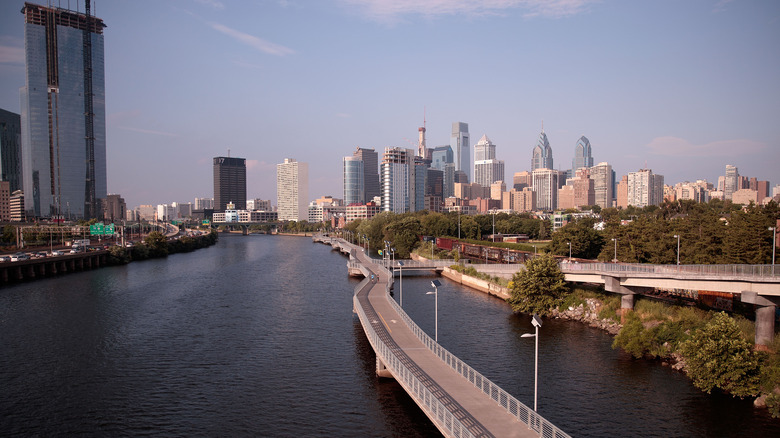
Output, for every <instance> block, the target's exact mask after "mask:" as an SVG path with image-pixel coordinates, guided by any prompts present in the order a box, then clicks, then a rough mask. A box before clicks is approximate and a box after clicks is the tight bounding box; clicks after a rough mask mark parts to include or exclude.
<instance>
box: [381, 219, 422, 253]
mask: <svg viewBox="0 0 780 438" xmlns="http://www.w3.org/2000/svg"><path fill="white" fill-rule="evenodd" d="M421 231H422V226H421V225H420V221H419V220H418V219H417V218H416V217H414V216H407V217H404V218H403V219H401V220H395V221H392V222H390V223H389V224H388V225H387V226H386V227H385V232H384V236H383V237H384V239H383V240H387V241H389V242H390V243H391V244H392V245H393V246H394V247H395V250H396V255H397V256H398V258H401V259H406V258H409V254H410V253H411V252H412V250H413V249H414V247H415V246H416V245H417V244H418V243H419V242H420V233H421ZM378 249H384V244H382V245H379V246H378Z"/></svg>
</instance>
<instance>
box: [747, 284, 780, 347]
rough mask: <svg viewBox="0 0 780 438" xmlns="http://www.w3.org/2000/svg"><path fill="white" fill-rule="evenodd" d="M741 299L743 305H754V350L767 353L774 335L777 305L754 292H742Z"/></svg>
mask: <svg viewBox="0 0 780 438" xmlns="http://www.w3.org/2000/svg"><path fill="white" fill-rule="evenodd" d="M741 298H742V302H743V303H748V304H755V305H756V350H762V351H768V350H769V347H770V345H772V339H773V338H774V335H775V310H776V309H777V304H775V302H774V301H770V300H769V299H767V298H765V297H762V296H761V295H758V294H757V293H756V292H742V294H741Z"/></svg>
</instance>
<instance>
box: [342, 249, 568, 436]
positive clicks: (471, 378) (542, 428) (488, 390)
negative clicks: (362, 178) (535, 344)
mask: <svg viewBox="0 0 780 438" xmlns="http://www.w3.org/2000/svg"><path fill="white" fill-rule="evenodd" d="M375 262H381V261H375ZM404 263H406V262H404ZM358 265H359V268H360V269H361V271H363V272H364V274H365V275H366V278H368V277H369V275H370V271H369V270H368V269H367V268H365V267H364V266H363V265H362V263H360V262H357V261H350V262H348V266H352V267H358ZM376 265H377V267H378V268H380V269H386V268H385V267H384V266H382V265H381V264H379V263H376ZM366 271H368V272H369V273H367V272H366ZM362 287H364V283H362V282H361V284H359V285H358V287H357V288H356V289H355V291H356V294H355V296H354V298H353V299H354V300H355V303H354V304H355V308H356V309H358V315H359V317H360V320H361V324H362V325H363V328H364V330H365V331H366V336H367V337H368V338H369V341H370V342H371V345H372V346H373V347H374V350H375V351H376V354H377V355H378V356H380V357H381V358H382V361H383V363H384V364H385V366H386V367H387V368H388V369H390V371H391V372H392V373H393V375H394V376H395V377H396V379H397V380H398V381H399V383H401V385H402V386H404V388H405V389H406V391H407V392H408V393H409V394H410V395H411V396H412V397H413V398H415V400H416V401H417V402H418V404H420V406H425V407H426V409H428V412H429V413H430V414H431V415H434V418H438V419H439V422H440V424H443V425H444V426H445V427H446V428H447V430H449V431H450V432H452V433H453V436H457V437H468V436H472V435H471V433H470V432H469V431H468V429H467V428H465V426H463V424H461V423H460V422H459V421H458V420H457V419H456V418H455V417H454V416H453V415H452V412H450V411H449V410H448V409H447V408H446V406H444V405H443V404H442V403H441V402H439V401H438V399H436V397H435V396H434V395H433V394H432V393H431V392H430V391H428V390H427V389H426V388H425V386H424V385H423V384H422V383H421V382H420V381H419V380H418V379H417V378H416V377H415V376H414V375H413V374H412V373H411V372H410V371H409V370H408V369H407V368H406V367H405V366H404V365H403V363H401V361H400V360H399V359H398V358H397V357H396V356H395V354H394V353H393V351H392V350H391V349H390V348H388V347H387V346H386V345H385V344H384V343H383V342H382V341H381V339H379V336H378V335H377V334H376V332H375V331H374V329H373V327H372V326H371V324H368V323H367V321H368V318H367V316H366V314H365V312H364V311H363V309H362V306H360V305H359V303H358V301H357V300H358V297H357V291H360V290H361V289H362ZM387 299H388V301H389V302H390V303H391V305H392V306H393V308H395V310H396V312H398V315H399V316H400V317H401V319H403V321H404V322H405V323H406V325H407V326H408V327H409V329H410V330H412V332H413V333H414V334H415V336H417V338H418V339H419V340H420V342H422V343H423V345H425V346H426V347H427V348H428V349H429V350H430V351H431V352H432V353H433V354H435V355H436V356H437V357H438V358H439V359H441V360H442V361H443V362H444V363H445V364H447V365H448V366H449V367H450V368H452V369H453V370H454V371H455V372H457V373H458V374H460V375H461V376H462V377H464V378H465V379H466V380H467V381H468V382H469V383H471V384H472V385H473V386H474V387H476V388H477V389H479V390H480V391H482V392H483V393H485V394H486V395H488V396H489V397H490V398H491V399H492V400H493V401H494V402H496V403H497V404H498V405H499V406H500V407H501V408H503V409H505V410H506V411H507V412H509V413H510V414H511V415H512V416H514V417H515V418H517V419H518V420H519V421H520V422H522V423H523V424H525V425H527V426H528V428H529V429H531V430H534V431H536V432H538V433H539V436H544V437H550V438H557V437H569V435H568V434H566V433H565V432H563V431H562V430H560V429H558V428H557V427H556V426H555V425H553V424H552V423H550V422H549V421H547V420H546V419H544V418H543V417H542V416H540V415H538V414H537V413H536V412H534V411H533V410H532V409H531V408H529V407H528V406H526V405H525V404H523V403H522V402H520V401H519V400H517V399H516V398H515V397H513V396H512V395H511V394H509V393H508V392H506V391H504V390H503V389H501V387H499V386H498V385H496V384H495V383H493V382H491V381H490V380H489V379H488V378H486V377H485V376H483V375H482V374H480V373H479V372H477V371H476V370H474V369H473V368H471V367H470V366H469V365H467V364H466V363H465V362H463V361H462V360H460V359H458V357H457V356H455V355H454V354H452V353H450V352H449V351H447V350H446V349H445V348H443V347H442V346H441V345H439V344H438V343H437V342H436V341H434V340H433V339H432V338H431V337H430V336H428V334H426V333H425V332H424V331H423V330H422V329H421V328H420V327H419V326H418V325H417V324H416V323H415V322H414V321H413V320H412V319H411V318H410V317H409V315H407V314H406V312H405V311H404V310H403V309H402V308H401V306H399V305H398V303H397V302H396V301H395V300H394V299H392V298H390V296H389V295H388V296H387Z"/></svg>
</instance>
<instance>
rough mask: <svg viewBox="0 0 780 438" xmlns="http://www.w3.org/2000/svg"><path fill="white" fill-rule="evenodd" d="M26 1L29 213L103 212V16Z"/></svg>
mask: <svg viewBox="0 0 780 438" xmlns="http://www.w3.org/2000/svg"><path fill="white" fill-rule="evenodd" d="M85 6H86V9H85V11H84V12H83V13H82V12H78V11H71V10H68V9H63V8H58V7H47V6H40V5H36V4H32V3H25V4H24V7H23V8H22V14H23V15H24V20H25V25H24V42H25V44H24V45H25V63H26V78H25V85H24V87H23V88H22V89H21V100H22V111H21V121H22V175H23V177H22V186H23V189H24V195H25V206H26V211H27V215H28V216H30V217H55V216H58V217H64V218H69V219H81V218H84V219H91V218H99V217H100V216H101V213H102V209H101V206H100V202H101V199H104V198H105V197H106V194H107V187H106V122H105V120H106V105H105V74H104V61H103V29H104V28H105V27H106V26H105V24H103V21H102V20H101V19H99V18H97V17H94V16H92V15H91V13H90V2H89V0H87V1H86V2H85Z"/></svg>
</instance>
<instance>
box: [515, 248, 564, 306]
mask: <svg viewBox="0 0 780 438" xmlns="http://www.w3.org/2000/svg"><path fill="white" fill-rule="evenodd" d="M510 284H511V287H510V289H511V293H512V297H511V298H510V299H509V304H511V305H512V310H514V311H515V312H523V313H538V314H540V315H547V314H549V313H550V310H551V309H553V308H556V307H558V305H559V304H560V303H561V301H562V300H563V298H564V296H565V295H566V293H567V292H568V291H569V287H568V286H567V284H566V280H565V277H564V275H563V273H562V272H561V269H560V267H559V266H558V263H557V262H556V261H555V259H554V258H553V257H552V256H551V255H544V256H541V257H535V258H533V259H531V260H528V262H526V264H525V269H523V270H520V271H518V272H516V273H515V275H513V276H512V281H511V283H510Z"/></svg>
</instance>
